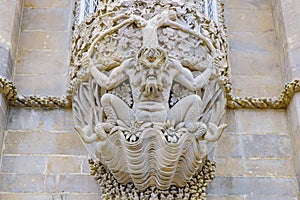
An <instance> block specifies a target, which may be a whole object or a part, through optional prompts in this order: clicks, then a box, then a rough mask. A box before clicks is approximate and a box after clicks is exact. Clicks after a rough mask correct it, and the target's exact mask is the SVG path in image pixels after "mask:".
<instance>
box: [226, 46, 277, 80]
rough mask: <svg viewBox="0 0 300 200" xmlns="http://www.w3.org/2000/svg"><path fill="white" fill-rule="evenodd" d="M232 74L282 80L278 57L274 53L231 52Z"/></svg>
mask: <svg viewBox="0 0 300 200" xmlns="http://www.w3.org/2000/svg"><path fill="white" fill-rule="evenodd" d="M229 59H230V62H231V65H230V66H231V74H232V76H233V77H234V76H235V75H269V76H270V75H272V76H273V77H274V79H281V67H280V66H279V59H278V56H277V55H276V53H275V52H274V51H272V52H230V54H229Z"/></svg>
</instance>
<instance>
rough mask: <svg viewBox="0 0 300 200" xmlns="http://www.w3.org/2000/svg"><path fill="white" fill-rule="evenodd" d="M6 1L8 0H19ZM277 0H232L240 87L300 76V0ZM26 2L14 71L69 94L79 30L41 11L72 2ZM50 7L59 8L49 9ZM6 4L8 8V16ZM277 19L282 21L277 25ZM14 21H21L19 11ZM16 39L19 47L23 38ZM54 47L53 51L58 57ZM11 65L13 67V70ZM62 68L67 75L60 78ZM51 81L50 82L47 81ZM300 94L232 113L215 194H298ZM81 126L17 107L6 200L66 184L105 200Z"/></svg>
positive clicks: (271, 86)
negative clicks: (73, 37) (74, 33)
mask: <svg viewBox="0 0 300 200" xmlns="http://www.w3.org/2000/svg"><path fill="white" fill-rule="evenodd" d="M278 1H279V0H274V2H278ZM2 2H3V3H5V4H6V5H9V4H11V3H12V2H13V1H8V0H4V1H2ZM272 2H273V0H264V1H262V0H243V1H242V0H225V3H226V8H227V9H228V10H226V13H225V14H226V15H227V16H226V18H227V24H228V25H229V27H228V34H229V46H230V48H229V50H230V52H229V58H230V62H231V68H232V79H233V83H234V84H233V87H234V89H235V92H236V94H241V95H247V96H248V95H254V96H277V95H278V94H279V92H280V91H281V90H282V87H283V84H282V81H281V70H282V71H283V73H282V75H283V77H284V80H285V81H289V80H291V79H292V78H299V74H300V72H299V71H300V70H299V62H300V60H299V53H300V52H299V43H298V40H299V39H297V37H298V36H297V35H298V33H299V27H300V26H298V23H299V19H298V18H299V17H298V15H299V14H298V13H297V11H299V10H300V9H299V8H300V6H299V4H300V1H299V2H298V1H297V0H281V2H282V8H283V9H284V12H283V13H281V11H278V10H281V5H280V7H279V8H276V9H277V10H276V9H274V11H273V14H271V12H272V11H271V8H272V7H271V3H272ZM24 7H25V11H26V14H25V15H24V16H26V18H25V19H24V21H23V22H24V23H23V24H22V25H21V26H22V27H23V28H25V29H26V31H25V30H24V31H23V32H22V33H21V35H20V46H19V54H18V61H19V62H18V63H16V73H17V74H16V76H15V78H16V79H15V80H16V81H17V82H18V85H17V86H18V90H19V92H20V93H23V94H24V93H25V94H26V93H27V94H29V93H36V94H43V95H49V94H52V95H60V94H63V93H64V89H62V88H63V87H64V86H65V85H66V79H65V78H66V76H65V77H63V76H64V75H66V74H65V73H66V71H67V70H68V68H67V67H68V60H67V57H68V51H69V46H70V45H69V39H70V32H69V30H68V29H66V30H64V31H60V30H59V31H58V29H64V28H65V27H67V26H69V24H67V23H66V22H64V21H58V20H57V19H54V20H55V21H56V23H54V22H53V23H52V22H51V23H52V24H51V26H46V25H45V24H43V23H42V21H41V20H40V19H38V18H35V17H36V16H43V17H44V19H47V17H48V19H49V15H50V14H55V13H56V14H59V13H61V16H62V17H64V19H66V18H67V14H66V13H65V12H64V11H63V8H66V10H68V11H71V10H72V9H70V7H71V1H70V0H51V1H50V0H24ZM7 8H9V9H10V7H9V6H8V7H7ZM48 8H51V9H50V11H47V12H45V13H43V12H42V9H45V10H48ZM31 9H32V10H31ZM6 11H7V10H2V12H0V13H1V14H5V15H6V14H9V12H6ZM51 11H53V12H51ZM227 11H229V12H227ZM280 14H281V15H282V16H280ZM272 16H273V17H274V18H273V19H272ZM283 16H284V17H283ZM55 17H56V16H54V18H55ZM30 19H32V20H34V21H35V23H33V22H32V21H31V20H30ZM4 20H5V21H4ZM11 20H12V18H10V20H7V19H4V18H0V24H2V26H1V27H3V29H1V28H0V36H1V37H0V44H1V45H2V44H5V45H6V46H5V48H8V46H7V45H8V44H9V43H10V38H11V37H13V38H15V37H16V36H18V31H15V32H13V34H14V36H11V32H10V31H11V30H12V27H11V24H12V23H11ZM230 20H231V21H230ZM8 21H9V22H10V24H7V22H8ZM68 23H70V22H68ZM272 23H275V25H274V28H272ZM14 24H15V25H14V26H16V24H18V20H17V18H15V19H14ZM285 25H286V27H287V34H288V39H289V41H287V40H286V41H284V40H283V39H282V38H285V37H286V36H285V30H284V29H283V26H285ZM8 29H9V30H8ZM39 29H45V30H39ZM47 29H48V30H47ZM50 29H52V30H55V31H49V30H50ZM48 31H49V32H48ZM275 31H276V33H275ZM33 38H34V40H33ZM278 43H279V44H278ZM288 44H289V46H288ZM11 45H12V49H16V46H17V44H16V43H14V42H12V43H11ZM49 54H50V58H53V59H49ZM12 57H13V56H12ZM33 58H35V59H34V60H33ZM0 59H1V56H0ZM5 62H6V61H5ZM281 62H282V63H281ZM0 67H2V65H1V66H0ZM281 67H283V68H281ZM9 70H10V71H11V72H10V73H11V74H13V73H12V72H13V71H12V69H9ZM40 74H44V76H41V77H40ZM57 74H60V75H61V77H60V78H57V77H55V76H56V75H57ZM48 75H49V76H48ZM47 79H48V80H49V81H48V82H46V83H43V82H45V80H47ZM50 80H51V81H50ZM33 85H38V86H33ZM43 87H45V88H44V89H43ZM0 100H1V101H0V107H1V109H0V121H1V122H2V123H1V124H0V144H2V142H1V141H2V137H3V132H4V128H3V127H5V123H4V121H5V120H6V114H5V111H6V107H5V106H4V105H5V102H4V101H3V99H1V98H0ZM299 102H300V96H299V94H298V93H297V94H296V96H295V97H294V99H293V101H292V103H291V105H290V106H289V108H288V110H287V113H286V111H285V110H251V111H250V110H228V111H227V119H226V123H228V124H229V127H228V128H227V130H226V133H225V134H224V137H222V138H221V140H220V142H219V143H218V146H217V148H216V161H217V176H218V177H217V179H216V180H215V181H214V182H213V185H212V187H211V188H210V189H209V192H208V198H207V199H208V200H296V199H298V196H297V195H298V189H297V187H298V184H297V182H298V183H299V182H300V179H299V178H296V177H295V174H296V173H297V175H298V177H299V174H300V173H299V166H300V162H299V160H300V156H299V155H300V153H299V148H297V147H298V146H300V139H299V137H298V136H299V134H298V133H300V128H299V124H300V117H299V116H300V103H299ZM73 127H74V125H73V119H72V116H71V111H63V110H52V111H45V110H30V109H13V110H11V111H10V115H9V121H8V127H7V129H8V132H7V136H6V140H5V141H4V142H5V146H4V152H3V153H2V161H1V162H0V163H1V167H0V199H1V200H2V199H3V200H19V199H22V200H29V199H30V200H49V199H53V198H54V199H55V200H56V199H59V198H60V195H61V192H62V191H63V190H64V191H65V192H64V194H65V195H66V197H67V199H72V200H79V199H80V200H96V199H97V200H98V199H99V198H100V195H99V194H97V193H98V188H97V186H96V184H95V182H94V180H92V178H91V177H90V176H89V175H88V174H89V164H88V163H87V158H86V155H88V153H87V150H86V149H85V147H84V145H83V144H82V142H81V141H80V140H79V137H78V135H76V134H75V132H74V131H73ZM292 146H294V147H295V148H294V149H293V150H292ZM295 168H296V171H295Z"/></svg>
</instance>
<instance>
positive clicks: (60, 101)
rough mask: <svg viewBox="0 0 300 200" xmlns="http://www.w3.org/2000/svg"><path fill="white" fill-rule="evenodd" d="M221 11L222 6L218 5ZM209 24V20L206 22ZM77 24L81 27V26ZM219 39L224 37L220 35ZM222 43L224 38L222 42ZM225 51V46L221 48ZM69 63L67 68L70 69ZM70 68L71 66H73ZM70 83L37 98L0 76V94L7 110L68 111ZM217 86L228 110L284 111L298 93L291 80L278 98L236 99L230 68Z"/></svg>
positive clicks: (296, 83) (297, 81)
mask: <svg viewBox="0 0 300 200" xmlns="http://www.w3.org/2000/svg"><path fill="white" fill-rule="evenodd" d="M222 9H224V5H223V4H222ZM97 16H98V13H96V14H94V15H91V16H90V17H88V18H87V19H86V20H85V22H83V23H82V24H88V23H90V22H91V20H93V19H95V18H96V17H97ZM208 21H210V20H208ZM82 24H81V25H82ZM220 26H222V28H223V29H224V30H225V31H226V25H225V24H224V22H223V21H222V23H221V25H220ZM223 37H226V36H225V35H223ZM224 39H225V41H226V38H224ZM222 45H224V46H225V47H226V49H227V42H225V44H222ZM72 62H73V61H72V60H71V65H72ZM73 65H74V63H73ZM70 71H71V72H70V81H69V84H68V87H67V92H66V94H65V95H63V96H40V95H22V94H19V93H18V91H17V88H16V86H15V84H14V82H13V81H12V80H9V79H6V78H4V77H2V76H1V75H0V93H2V95H3V96H4V98H5V99H6V101H7V102H8V104H9V105H10V106H11V107H30V108H44V109H58V108H62V109H69V108H71V107H72V95H73V88H74V86H75V85H76V84H77V83H76V82H78V81H79V80H78V79H77V77H76V76H74V71H72V70H70ZM219 79H220V82H221V83H220V84H221V86H223V87H222V88H223V89H224V92H225V95H226V100H227V102H226V104H227V107H228V108H232V109H285V108H287V106H288V105H289V103H290V102H291V100H292V98H293V96H294V94H295V93H296V92H299V91H300V79H294V80H292V81H291V82H289V83H286V84H285V85H284V88H283V90H282V92H281V94H280V95H279V96H276V97H253V96H245V97H240V96H236V95H234V94H233V90H232V83H231V81H230V66H228V67H226V68H225V69H223V71H222V72H220V78H219Z"/></svg>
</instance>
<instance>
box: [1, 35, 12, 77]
mask: <svg viewBox="0 0 300 200" xmlns="http://www.w3.org/2000/svg"><path fill="white" fill-rule="evenodd" d="M0 34H1V33H0ZM0 39H1V35H0ZM12 62H13V61H12V59H11V56H10V51H9V49H8V48H7V47H5V46H2V45H0V75H1V76H2V77H4V78H7V79H11V78H12V72H13V70H12V68H13V64H12Z"/></svg>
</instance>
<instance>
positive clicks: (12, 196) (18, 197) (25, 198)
mask: <svg viewBox="0 0 300 200" xmlns="http://www.w3.org/2000/svg"><path fill="white" fill-rule="evenodd" d="M100 197H101V196H100V194H93V193H88V194H78V193H65V192H60V193H58V192H56V193H43V194H34V193H31V194H30V193H21V194H20V193H19V194H18V193H8V194H0V199H1V200H2V199H3V200H64V198H65V199H66V200H69V199H70V200H99V199H100Z"/></svg>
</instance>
